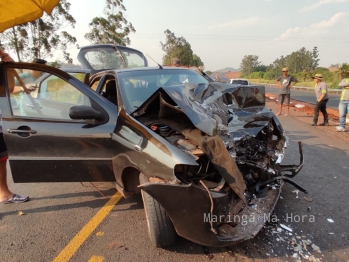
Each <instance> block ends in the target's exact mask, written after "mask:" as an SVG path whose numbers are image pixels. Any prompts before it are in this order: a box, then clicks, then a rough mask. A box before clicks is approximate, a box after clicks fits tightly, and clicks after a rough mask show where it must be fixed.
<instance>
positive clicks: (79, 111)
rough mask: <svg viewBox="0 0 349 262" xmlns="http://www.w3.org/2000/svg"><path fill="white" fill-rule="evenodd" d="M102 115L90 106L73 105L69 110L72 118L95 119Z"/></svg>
mask: <svg viewBox="0 0 349 262" xmlns="http://www.w3.org/2000/svg"><path fill="white" fill-rule="evenodd" d="M100 116H101V113H100V112H99V111H97V110H95V109H93V108H92V107H90V106H84V105H81V106H72V107H71V108H70V110H69V117H70V118H71V119H95V118H97V117H100Z"/></svg>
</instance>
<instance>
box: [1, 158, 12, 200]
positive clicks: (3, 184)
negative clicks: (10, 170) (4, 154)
mask: <svg viewBox="0 0 349 262" xmlns="http://www.w3.org/2000/svg"><path fill="white" fill-rule="evenodd" d="M6 162H7V160H4V159H2V160H1V161H0V202H4V201H6V200H7V199H9V198H11V197H12V196H13V193H12V192H11V191H10V190H9V189H8V186H7V172H6Z"/></svg>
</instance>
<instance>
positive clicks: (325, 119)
mask: <svg viewBox="0 0 349 262" xmlns="http://www.w3.org/2000/svg"><path fill="white" fill-rule="evenodd" d="M327 102H328V99H324V100H322V101H321V102H320V105H321V106H320V110H321V113H322V115H323V116H324V122H323V123H322V124H320V125H319V126H328V125H329V124H328V114H327V110H326V104H327Z"/></svg>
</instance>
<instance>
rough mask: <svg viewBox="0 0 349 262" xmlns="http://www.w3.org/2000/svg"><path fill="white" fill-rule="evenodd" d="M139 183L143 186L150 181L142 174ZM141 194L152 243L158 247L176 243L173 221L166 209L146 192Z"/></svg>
mask: <svg viewBox="0 0 349 262" xmlns="http://www.w3.org/2000/svg"><path fill="white" fill-rule="evenodd" d="M139 182H140V183H141V184H143V183H146V182H149V179H148V177H146V176H145V175H143V174H140V176H139ZM141 192H142V198H143V204H144V210H145V215H146V218H147V224H148V234H149V237H150V239H151V242H152V243H153V245H154V246H156V247H167V246H170V245H172V244H173V243H174V242H175V241H176V238H177V234H176V231H175V229H174V226H173V224H172V221H171V219H170V218H169V217H168V216H167V214H166V211H165V209H163V207H162V206H160V204H159V203H158V202H157V201H156V200H155V199H154V198H153V197H151V196H150V195H149V194H148V193H146V192H145V191H144V190H142V191H141Z"/></svg>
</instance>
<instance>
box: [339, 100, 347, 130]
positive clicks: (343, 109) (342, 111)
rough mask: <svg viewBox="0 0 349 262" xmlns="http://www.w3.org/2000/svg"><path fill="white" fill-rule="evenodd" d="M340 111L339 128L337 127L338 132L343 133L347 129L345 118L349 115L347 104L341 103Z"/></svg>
mask: <svg viewBox="0 0 349 262" xmlns="http://www.w3.org/2000/svg"><path fill="white" fill-rule="evenodd" d="M338 111H339V126H337V127H336V129H337V130H339V131H341V130H343V131H344V129H345V118H346V113H347V105H346V103H345V102H343V101H340V102H339V105H338Z"/></svg>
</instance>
